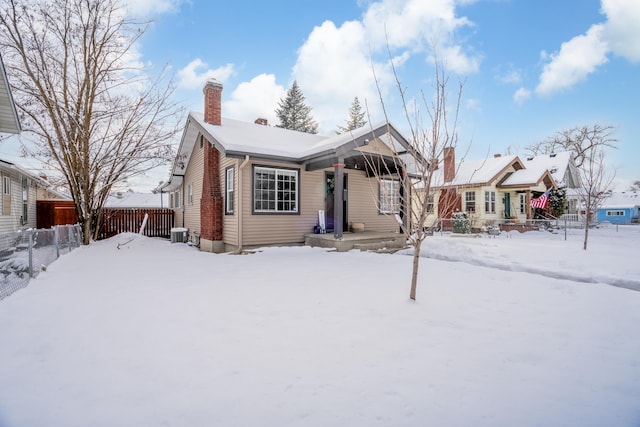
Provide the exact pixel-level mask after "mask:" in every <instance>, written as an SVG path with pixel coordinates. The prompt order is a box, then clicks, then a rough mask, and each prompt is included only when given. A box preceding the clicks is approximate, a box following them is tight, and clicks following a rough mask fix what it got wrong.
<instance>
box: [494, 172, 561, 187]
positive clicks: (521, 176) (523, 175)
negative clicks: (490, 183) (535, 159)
mask: <svg viewBox="0 0 640 427" xmlns="http://www.w3.org/2000/svg"><path fill="white" fill-rule="evenodd" d="M540 184H544V185H545V186H546V187H547V188H548V187H553V188H557V184H556V181H555V180H554V179H553V176H552V175H551V172H549V171H548V170H547V169H539V168H531V169H520V170H517V171H515V172H513V173H512V174H510V175H509V176H508V177H507V178H506V179H505V180H504V181H502V182H501V183H500V185H498V187H500V188H522V187H535V186H538V185H540Z"/></svg>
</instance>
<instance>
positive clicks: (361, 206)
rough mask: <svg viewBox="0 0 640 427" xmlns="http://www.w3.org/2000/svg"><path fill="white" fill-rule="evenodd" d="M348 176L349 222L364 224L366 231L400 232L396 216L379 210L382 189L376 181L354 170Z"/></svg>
mask: <svg viewBox="0 0 640 427" xmlns="http://www.w3.org/2000/svg"><path fill="white" fill-rule="evenodd" d="M348 176H349V178H347V186H348V189H347V190H348V192H349V196H348V197H349V201H348V205H347V209H348V210H347V217H348V218H347V219H348V221H349V222H363V223H364V229H365V231H398V229H399V225H398V223H397V221H396V219H395V215H393V214H391V215H388V214H382V213H380V212H379V210H378V197H379V192H380V189H379V187H378V182H377V181H376V179H373V178H367V177H366V175H365V173H364V172H360V171H353V170H350V171H348Z"/></svg>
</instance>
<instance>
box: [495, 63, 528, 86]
mask: <svg viewBox="0 0 640 427" xmlns="http://www.w3.org/2000/svg"><path fill="white" fill-rule="evenodd" d="M495 78H496V80H497V81H499V82H500V83H502V84H505V85H519V84H521V83H522V71H521V70H519V69H516V68H514V66H513V64H509V65H508V66H507V69H506V70H500V69H498V70H497V71H496V77H495Z"/></svg>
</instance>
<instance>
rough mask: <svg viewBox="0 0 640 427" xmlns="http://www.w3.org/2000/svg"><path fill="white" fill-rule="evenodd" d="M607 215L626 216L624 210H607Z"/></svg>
mask: <svg viewBox="0 0 640 427" xmlns="http://www.w3.org/2000/svg"><path fill="white" fill-rule="evenodd" d="M607 216H624V211H607Z"/></svg>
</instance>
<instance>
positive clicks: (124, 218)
mask: <svg viewBox="0 0 640 427" xmlns="http://www.w3.org/2000/svg"><path fill="white" fill-rule="evenodd" d="M145 214H149V219H148V220H147V225H146V227H145V229H144V231H143V234H144V235H145V236H148V237H166V238H169V237H170V235H171V228H173V210H172V209H115V208H105V209H103V212H102V224H101V226H100V232H99V233H98V240H102V239H108V238H109V237H113V236H115V235H116V234H118V233H127V232H129V233H138V232H139V231H140V226H142V221H144V216H145Z"/></svg>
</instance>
